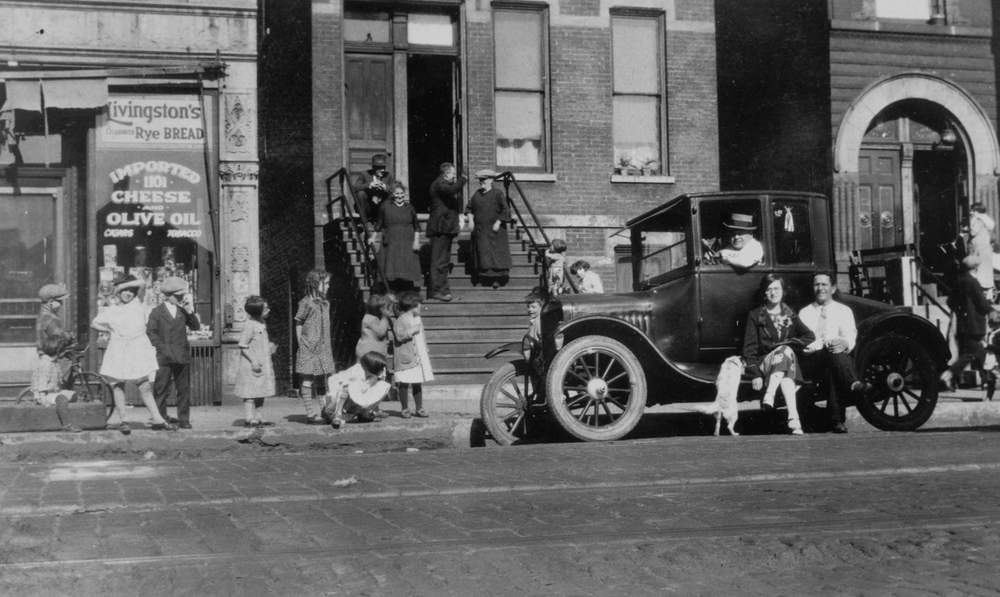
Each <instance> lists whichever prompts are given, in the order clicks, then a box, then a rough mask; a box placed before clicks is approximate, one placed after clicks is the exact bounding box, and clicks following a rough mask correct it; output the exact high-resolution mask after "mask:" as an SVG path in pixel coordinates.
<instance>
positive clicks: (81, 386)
mask: <svg viewBox="0 0 1000 597" xmlns="http://www.w3.org/2000/svg"><path fill="white" fill-rule="evenodd" d="M88 348H89V346H88V345H86V344H85V345H83V346H82V347H79V346H76V345H70V346H67V347H66V348H65V349H63V350H62V352H60V353H59V354H58V355H57V356H56V358H55V360H56V361H60V360H62V359H66V360H68V361H69V363H70V364H69V368H68V369H67V370H66V373H65V374H64V375H63V376H62V380H61V381H60V382H59V388H60V389H61V390H70V391H72V392H73V394H74V396H73V398H72V399H71V400H70V402H100V403H102V404H103V405H104V409H105V416H104V420H105V421H107V420H108V419H110V418H111V413H113V412H114V410H115V401H114V397H113V394H112V392H111V386H110V385H109V384H108V382H106V381H105V380H104V378H103V377H102V376H101V375H100V374H99V373H95V372H93V371H86V370H84V368H83V363H82V361H83V357H84V355H85V354H86V353H87V350H88ZM31 401H34V392H32V390H31V387H30V386H29V387H27V388H25V389H23V390H21V392H20V393H19V394H18V395H17V399H16V401H15V404H21V403H22V402H31Z"/></svg>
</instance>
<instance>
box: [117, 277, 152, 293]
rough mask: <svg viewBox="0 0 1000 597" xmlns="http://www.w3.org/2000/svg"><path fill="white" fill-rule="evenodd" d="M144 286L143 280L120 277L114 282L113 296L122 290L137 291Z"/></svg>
mask: <svg viewBox="0 0 1000 597" xmlns="http://www.w3.org/2000/svg"><path fill="white" fill-rule="evenodd" d="M145 285H146V281H145V280H139V279H137V278H136V277H135V276H122V277H121V278H120V279H118V280H115V294H118V293H119V292H121V291H123V290H137V289H139V288H142V287H143V286H145Z"/></svg>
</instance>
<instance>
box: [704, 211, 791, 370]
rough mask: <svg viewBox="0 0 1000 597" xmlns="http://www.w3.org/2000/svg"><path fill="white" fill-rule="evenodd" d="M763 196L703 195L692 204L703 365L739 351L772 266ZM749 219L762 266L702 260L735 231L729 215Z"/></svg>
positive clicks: (723, 245)
mask: <svg viewBox="0 0 1000 597" xmlns="http://www.w3.org/2000/svg"><path fill="white" fill-rule="evenodd" d="M762 203H763V198H762V197H760V196H753V195H736V196H721V197H706V198H702V199H701V200H700V201H699V202H698V207H697V211H696V212H695V214H694V215H695V221H696V224H697V226H698V229H697V234H698V235H699V238H700V239H701V241H702V249H703V250H702V257H701V259H700V260H699V261H698V267H697V269H698V275H697V278H698V317H697V324H698V343H699V347H698V355H699V360H700V361H703V362H706V361H707V362H715V361H721V360H722V359H723V358H725V357H727V356H730V355H733V354H736V353H738V352H739V350H740V347H741V345H742V342H743V326H744V323H745V320H746V316H747V312H748V311H749V310H750V309H751V308H752V307H753V306H754V305H756V304H757V303H758V302H759V298H758V297H757V296H756V294H757V289H758V286H759V285H760V280H761V278H762V277H763V275H764V274H765V273H767V271H768V270H769V268H770V267H771V264H772V260H773V257H772V254H771V253H772V251H771V247H770V242H769V240H768V239H770V238H771V236H772V235H771V232H770V222H769V219H768V218H762V217H761V214H762V213H763V212H762V209H763V204H762ZM733 214H739V215H741V216H749V217H750V218H751V219H752V222H753V226H754V227H755V230H753V231H750V234H751V235H752V236H753V237H754V238H755V239H756V240H758V241H760V242H761V243H762V244H763V245H764V259H763V263H761V264H758V265H755V266H753V267H751V268H749V269H738V268H735V267H733V266H730V265H726V264H724V263H719V262H717V261H715V262H713V260H712V259H711V258H707V256H708V253H709V252H710V251H716V252H717V251H718V250H719V249H722V248H724V247H726V246H727V244H728V242H727V240H726V238H727V236H729V235H730V234H732V233H733V232H734V231H735V230H736V229H734V228H731V227H730V226H728V225H727V224H730V223H732V222H733V220H732V219H731V218H732V215H733Z"/></svg>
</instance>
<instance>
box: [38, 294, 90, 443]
mask: <svg viewBox="0 0 1000 597" xmlns="http://www.w3.org/2000/svg"><path fill="white" fill-rule="evenodd" d="M68 294H69V292H68V291H67V290H66V287H65V286H63V285H62V284H46V285H45V286H42V287H41V289H40V290H39V291H38V299H39V300H40V301H41V302H42V306H41V308H40V309H39V311H38V319H37V320H36V321H35V330H36V332H37V336H38V344H37V346H36V348H37V349H38V361H37V362H36V363H35V368H34V370H33V371H32V373H31V393H32V395H33V397H34V399H35V402H36V403H38V404H39V405H41V406H54V407H56V415H57V416H58V417H59V425H60V427H61V428H62V430H63V431H72V432H74V433H78V432H80V431H81V429H80V428H79V427H77V426H76V425H73V424H72V423H70V422H69V403H70V402H71V401H72V400H73V399H74V398H75V397H76V394H75V393H74V392H73V391H72V390H64V389H62V387H61V386H62V373H63V372H62V367H60V366H59V357H60V355H62V354H63V351H65V350H66V349H67V348H69V347H70V346H72V345H73V343H74V341H75V339H74V337H73V334H71V333H70V332H68V331H66V329H65V327H64V325H63V320H62V306H63V303H64V302H65V301H66V296H67V295H68Z"/></svg>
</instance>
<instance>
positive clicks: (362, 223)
mask: <svg viewBox="0 0 1000 597" xmlns="http://www.w3.org/2000/svg"><path fill="white" fill-rule="evenodd" d="M334 179H339V180H340V195H338V196H337V197H334V196H333V181H334ZM345 190H346V191H347V192H346V193H345V192H344V191H345ZM348 195H349V196H350V204H348ZM326 197H327V209H328V210H329V212H330V215H331V217H332V216H333V210H334V205H335V204H336V203H338V202H339V203H340V216H341V220H342V221H343V222H346V223H347V230H348V232H349V233H350V235H351V239H352V240H353V241H354V242H355V243H356V245H357V246H358V247H359V248H360V249H359V250H360V253H361V255H362V264H361V266H362V269H363V270H364V274H365V283H366V284H368V285H369V286H372V285H373V282H375V281H379V282H381V283H382V286H383V288H386V289H388V288H389V286H388V284H387V282H386V279H385V275H384V274H383V273H382V269H381V268H380V267H379V266H378V260H377V259H376V258H375V252H374V249H373V248H372V246H371V245H370V244H369V243H368V239H369V238H371V236H372V234H374V232H375V230H374V228H372V227H371V226H370V225H369V224H368V220H367V219H366V218H365V210H364V209H363V208H362V207H361V202H360V201H359V199H358V193H357V191H355V190H354V185H353V184H351V175H350V172H348V171H347V168H341V169H340V170H337V171H336V172H334V173H333V174H331V175H330V176H328V177H327V178H326ZM352 211H353V213H352ZM355 214H357V216H356V217H355Z"/></svg>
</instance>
